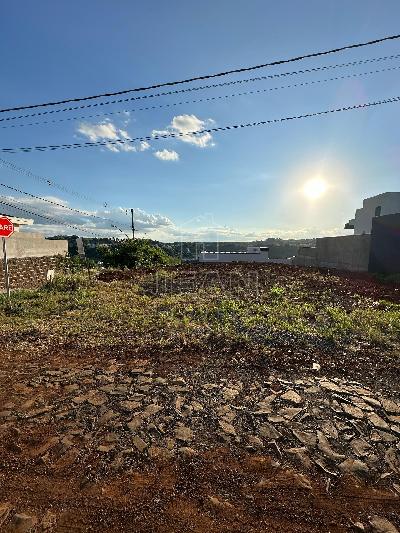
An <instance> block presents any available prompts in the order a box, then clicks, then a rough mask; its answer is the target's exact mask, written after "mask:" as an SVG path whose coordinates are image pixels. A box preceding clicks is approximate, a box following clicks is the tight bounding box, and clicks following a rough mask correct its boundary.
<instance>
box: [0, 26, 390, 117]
mask: <svg viewBox="0 0 400 533" xmlns="http://www.w3.org/2000/svg"><path fill="white" fill-rule="evenodd" d="M399 38H400V34H398V35H389V36H386V37H382V38H380V39H373V40H370V41H365V42H361V43H354V44H349V45H345V46H341V47H339V48H332V49H330V50H323V51H319V52H312V53H310V54H303V55H299V56H295V57H292V58H290V59H279V60H276V61H271V62H269V63H263V64H261V65H255V66H251V67H241V68H237V69H232V70H227V71H223V72H218V73H215V74H206V75H202V76H195V77H192V78H187V79H184V80H178V81H169V82H164V83H157V84H155V85H149V86H147V87H136V88H134V89H126V90H123V91H117V92H110V93H102V94H97V95H92V96H85V97H81V98H69V99H66V100H58V101H50V102H45V103H41V104H30V105H25V106H18V107H9V108H5V109H0V113H6V112H9V111H19V110H22V109H32V108H37V107H48V106H54V105H59V104H67V103H69V102H81V101H84V100H94V99H96V98H103V97H109V96H117V95H121V94H127V93H132V92H140V91H147V90H151V89H158V88H160V87H167V86H173V85H180V84H183V83H191V82H194V81H199V80H205V79H210V78H218V77H222V76H227V75H229V74H238V73H241V72H249V71H252V70H257V69H261V68H266V67H273V66H277V65H283V64H286V63H293V62H295V61H303V60H304V59H309V58H312V57H320V56H325V55H329V54H336V53H338V52H343V51H344V50H351V49H355V48H361V47H365V46H371V45H375V44H378V43H383V42H386V41H393V40H396V39H399Z"/></svg>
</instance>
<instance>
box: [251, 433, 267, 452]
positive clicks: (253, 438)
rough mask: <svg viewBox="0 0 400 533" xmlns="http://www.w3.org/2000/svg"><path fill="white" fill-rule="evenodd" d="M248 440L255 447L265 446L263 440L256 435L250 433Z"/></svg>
mask: <svg viewBox="0 0 400 533" xmlns="http://www.w3.org/2000/svg"><path fill="white" fill-rule="evenodd" d="M247 442H248V443H249V446H250V447H251V448H254V449H256V450H257V449H260V448H262V447H263V446H264V444H263V441H262V440H261V439H259V438H258V437H256V436H255V435H249V436H248V438H247Z"/></svg>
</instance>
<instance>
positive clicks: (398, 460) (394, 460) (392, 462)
mask: <svg viewBox="0 0 400 533" xmlns="http://www.w3.org/2000/svg"><path fill="white" fill-rule="evenodd" d="M385 461H386V463H387V464H388V465H389V466H390V468H391V469H392V470H393V472H395V473H396V474H400V455H399V453H398V452H396V450H395V449H394V448H389V449H388V450H386V453H385Z"/></svg>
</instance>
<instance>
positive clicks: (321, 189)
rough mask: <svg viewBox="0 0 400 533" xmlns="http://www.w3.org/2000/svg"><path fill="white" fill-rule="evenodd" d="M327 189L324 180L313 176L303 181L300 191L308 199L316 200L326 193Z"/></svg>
mask: <svg viewBox="0 0 400 533" xmlns="http://www.w3.org/2000/svg"><path fill="white" fill-rule="evenodd" d="M327 189H328V185H327V183H326V181H325V180H323V179H321V178H313V179H310V180H308V181H306V182H305V184H304V185H303V189H302V191H303V194H304V196H306V197H307V198H308V199H309V200H317V199H318V198H321V196H323V195H324V194H325V193H326V191H327Z"/></svg>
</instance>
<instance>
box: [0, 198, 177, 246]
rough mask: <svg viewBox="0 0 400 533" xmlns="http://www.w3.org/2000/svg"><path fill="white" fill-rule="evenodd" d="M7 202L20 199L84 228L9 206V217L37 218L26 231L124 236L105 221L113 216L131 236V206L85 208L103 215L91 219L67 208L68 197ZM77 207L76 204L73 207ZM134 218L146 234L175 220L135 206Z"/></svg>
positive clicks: (96, 214) (165, 227)
mask: <svg viewBox="0 0 400 533" xmlns="http://www.w3.org/2000/svg"><path fill="white" fill-rule="evenodd" d="M6 198H7V201H9V203H10V204H14V205H16V206H17V205H18V202H23V204H24V205H21V207H23V208H25V209H27V210H30V209H32V211H33V212H34V211H38V212H39V211H40V213H41V214H44V215H46V216H48V217H50V218H54V219H60V220H62V221H63V222H66V223H67V224H71V225H73V226H80V227H82V231H79V229H78V230H76V229H74V228H71V227H69V226H65V225H64V224H60V225H58V224H57V223H56V222H54V223H53V222H52V221H48V220H47V219H45V218H42V217H39V216H35V215H30V214H24V213H23V212H21V210H19V209H14V208H12V207H7V208H6V210H7V214H8V215H10V216H24V217H26V218H32V219H33V220H34V225H33V226H27V227H26V228H25V230H24V231H36V232H40V233H44V234H45V235H56V234H61V235H73V234H79V235H82V236H85V235H86V236H90V233H88V232H85V231H83V230H84V229H87V230H90V231H92V232H94V233H96V234H99V235H104V236H105V237H107V236H109V237H121V236H122V233H121V232H120V231H119V230H118V229H117V228H115V227H113V225H112V222H110V220H103V219H111V220H112V221H113V222H114V224H115V226H118V227H119V228H121V229H122V230H123V231H124V232H125V233H127V234H128V235H130V226H131V210H130V208H129V209H128V208H123V207H117V208H106V209H99V210H86V209H82V211H84V212H85V213H88V214H90V215H94V216H95V217H100V218H92V217H90V216H85V215H84V214H81V213H77V212H74V211H71V210H70V209H67V208H68V207H70V206H69V204H68V202H67V201H65V200H61V199H60V198H57V197H52V196H46V197H45V198H46V200H49V201H51V202H53V203H52V204H50V203H49V202H48V201H47V202H46V201H43V200H40V199H36V198H27V197H25V196H23V197H14V196H7V197H6ZM55 204H62V205H63V206H65V207H61V206H60V205H55ZM74 207H75V206H74ZM133 217H134V220H135V227H136V229H137V231H138V233H139V234H140V233H142V234H143V233H147V232H150V233H151V232H154V231H157V230H163V231H166V230H167V229H168V228H169V227H173V223H172V221H171V220H170V219H169V218H168V217H166V216H165V215H161V214H158V213H148V212H146V211H144V210H143V209H139V208H134V210H133Z"/></svg>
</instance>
